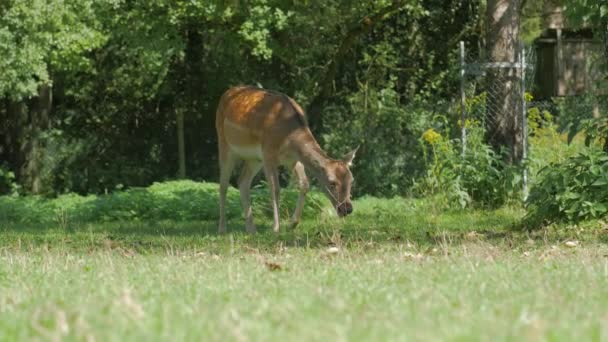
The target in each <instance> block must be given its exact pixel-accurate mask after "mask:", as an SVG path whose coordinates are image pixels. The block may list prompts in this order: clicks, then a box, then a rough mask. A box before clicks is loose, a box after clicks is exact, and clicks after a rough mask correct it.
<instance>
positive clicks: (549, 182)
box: [525, 146, 608, 227]
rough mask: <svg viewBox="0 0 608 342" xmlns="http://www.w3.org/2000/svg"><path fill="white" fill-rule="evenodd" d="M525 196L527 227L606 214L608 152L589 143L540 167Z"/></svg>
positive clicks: (607, 210) (574, 220)
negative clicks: (555, 161)
mask: <svg viewBox="0 0 608 342" xmlns="http://www.w3.org/2000/svg"><path fill="white" fill-rule="evenodd" d="M538 177H539V181H538V183H537V184H535V185H534V186H533V187H532V189H531V191H530V196H529V197H528V200H527V206H528V214H527V216H526V219H525V222H526V223H527V225H528V226H529V227H538V226H541V225H543V224H545V223H551V222H558V221H567V222H574V223H575V222H579V221H582V220H585V219H590V218H599V217H603V216H606V215H607V214H608V154H606V152H604V151H602V150H600V149H599V148H596V147H593V146H592V147H590V148H589V149H588V150H586V151H583V152H581V153H580V154H578V155H576V156H573V157H569V158H567V159H566V160H565V161H564V162H561V163H552V164H550V165H548V166H546V167H545V168H543V169H541V170H540V172H539V174H538Z"/></svg>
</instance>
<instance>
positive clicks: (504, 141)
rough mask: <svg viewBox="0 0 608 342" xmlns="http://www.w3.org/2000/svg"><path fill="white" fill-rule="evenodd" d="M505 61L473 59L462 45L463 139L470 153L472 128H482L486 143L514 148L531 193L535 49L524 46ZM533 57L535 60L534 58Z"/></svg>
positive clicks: (515, 158) (480, 57) (464, 148)
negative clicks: (529, 115)
mask: <svg viewBox="0 0 608 342" xmlns="http://www.w3.org/2000/svg"><path fill="white" fill-rule="evenodd" d="M506 55H510V56H505V57H506V58H504V59H503V60H495V59H491V58H487V57H485V58H484V57H482V56H472V55H471V54H468V53H467V51H466V47H465V44H464V42H460V75H461V90H460V92H461V93H460V96H461V130H462V131H461V139H462V153H463V154H465V153H466V150H467V138H468V135H469V132H468V131H469V129H471V128H472V127H481V128H482V129H483V131H484V132H485V140H486V141H488V142H489V143H491V144H493V145H496V146H499V145H502V146H510V148H511V151H509V152H510V153H509V155H510V156H512V158H513V159H514V160H515V161H521V162H522V165H523V168H522V169H523V170H522V177H523V193H524V196H526V195H527V192H528V170H527V167H526V159H527V156H528V123H527V106H528V102H529V100H530V99H531V97H530V95H529V93H528V90H529V89H530V88H531V86H532V84H533V80H534V73H533V71H534V69H533V67H532V66H533V64H532V63H530V60H531V59H533V50H531V49H526V47H525V46H524V45H523V44H520V45H519V46H518V48H517V49H516V50H515V51H509V53H507V54H506ZM531 57H532V58H531Z"/></svg>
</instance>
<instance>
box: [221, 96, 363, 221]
mask: <svg viewBox="0 0 608 342" xmlns="http://www.w3.org/2000/svg"><path fill="white" fill-rule="evenodd" d="M215 127H216V129H217V135H218V148H219V164H220V222H219V232H220V233H223V232H225V231H226V192H227V190H228V181H229V179H230V175H231V173H232V170H233V168H234V166H235V164H236V162H238V161H239V160H243V161H244V165H243V168H242V171H241V176H240V177H239V180H238V185H239V190H240V192H241V205H242V207H243V211H244V214H245V219H246V228H247V231H248V232H250V233H253V232H255V230H256V228H255V225H254V223H253V213H252V210H251V197H250V193H249V189H250V187H251V181H252V180H253V177H255V175H256V174H257V173H258V172H259V171H260V169H261V168H264V173H265V174H266V179H267V180H268V184H269V186H270V193H271V196H272V211H273V216H274V224H273V226H272V229H273V230H274V232H279V192H280V188H279V173H278V167H279V165H284V166H286V167H290V168H292V169H293V172H294V174H295V176H296V177H297V179H298V185H299V189H300V194H299V197H298V202H297V204H296V208H295V211H294V213H293V216H292V217H291V225H292V227H295V226H296V225H297V224H298V223H299V222H300V216H301V215H302V209H303V207H304V198H305V196H306V192H307V191H308V178H307V177H306V173H305V171H304V170H305V169H306V170H308V171H310V173H311V174H312V175H313V176H315V177H316V178H317V179H318V180H319V181H320V183H321V185H322V187H323V190H324V192H325V193H326V195H327V196H328V197H329V199H330V201H331V203H332V205H333V206H334V207H335V208H336V211H337V213H338V215H339V216H340V217H342V216H346V215H348V214H350V213H351V212H352V211H353V206H352V204H351V201H350V188H351V185H352V182H353V176H352V174H351V172H350V170H349V167H350V165H351V163H352V161H353V159H354V157H355V153H356V150H357V149H355V150H353V151H352V152H350V153H348V154H347V155H346V156H345V157H344V158H342V159H341V160H335V159H331V158H328V157H327V155H326V154H325V152H323V150H322V149H321V147H320V146H319V144H318V143H317V141H316V140H315V138H314V137H313V135H312V133H311V131H310V129H309V128H308V124H307V123H306V117H305V115H304V111H303V110H302V108H301V107H300V106H299V105H298V104H297V103H296V102H295V101H294V100H293V99H291V98H290V97H288V96H286V95H284V94H281V93H277V92H273V91H268V90H265V89H260V88H256V87H251V86H237V87H232V88H230V89H228V90H227V91H226V92H225V93H224V94H223V95H222V98H221V99H220V102H219V105H218V108H217V113H216V117H215Z"/></svg>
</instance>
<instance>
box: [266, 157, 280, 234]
mask: <svg viewBox="0 0 608 342" xmlns="http://www.w3.org/2000/svg"><path fill="white" fill-rule="evenodd" d="M264 164H265V165H264V173H266V180H268V185H269V186H270V195H271V198H272V214H273V217H274V224H273V225H272V230H273V231H274V232H275V233H278V232H279V197H280V192H281V188H280V186H279V169H278V168H277V165H278V164H277V163H273V162H268V161H266V162H265V163H264Z"/></svg>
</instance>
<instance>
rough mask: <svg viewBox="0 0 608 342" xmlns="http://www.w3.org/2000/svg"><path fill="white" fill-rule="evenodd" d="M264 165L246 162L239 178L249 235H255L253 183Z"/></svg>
mask: <svg viewBox="0 0 608 342" xmlns="http://www.w3.org/2000/svg"><path fill="white" fill-rule="evenodd" d="M261 168H262V164H261V163H260V162H259V161H246V162H245V165H243V170H242V171H241V176H240V177H239V190H240V192H241V206H242V207H243V212H244V214H245V228H246V230H247V232H248V233H255V231H256V229H255V224H254V223H253V210H252V208H251V194H250V189H251V181H252V180H253V177H255V175H256V174H257V173H258V172H259V171H260V169H261Z"/></svg>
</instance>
